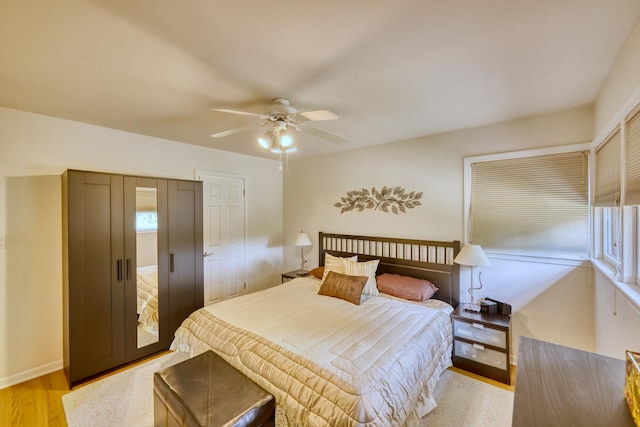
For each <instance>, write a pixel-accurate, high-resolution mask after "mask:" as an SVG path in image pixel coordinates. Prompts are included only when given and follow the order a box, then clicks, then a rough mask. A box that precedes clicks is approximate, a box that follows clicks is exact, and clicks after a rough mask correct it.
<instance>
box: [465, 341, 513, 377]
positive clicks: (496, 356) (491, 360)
mask: <svg viewBox="0 0 640 427" xmlns="http://www.w3.org/2000/svg"><path fill="white" fill-rule="evenodd" d="M454 346H455V348H454V351H455V355H456V356H457V357H462V358H464V359H469V360H471V361H474V362H477V363H482V364H483V365H488V366H491V367H493V368H496V369H501V370H507V369H508V368H507V366H508V365H507V354H506V353H502V352H500V351H496V350H492V349H490V348H486V347H484V346H483V345H482V344H470V343H467V342H464V341H459V340H455V341H454Z"/></svg>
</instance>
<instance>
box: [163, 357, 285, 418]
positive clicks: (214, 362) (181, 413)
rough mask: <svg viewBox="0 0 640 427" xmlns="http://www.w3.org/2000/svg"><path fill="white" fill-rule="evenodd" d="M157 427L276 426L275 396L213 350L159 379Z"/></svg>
mask: <svg viewBox="0 0 640 427" xmlns="http://www.w3.org/2000/svg"><path fill="white" fill-rule="evenodd" d="M153 412H154V425H155V426H209V427H213V426H216V427H217V426H225V427H226V426H238V427H240V426H242V427H245V426H246V427H248V426H252V427H253V426H256V427H258V426H273V424H274V416H275V402H274V399H273V396H272V395H271V394H269V393H267V392H266V391H264V390H263V389H262V388H260V387H258V385H256V384H255V383H254V382H253V381H251V380H250V379H248V378H247V377H246V376H244V375H243V374H242V373H241V372H239V371H238V370H236V369H235V368H234V367H233V366H231V365H229V364H228V363H227V362H225V361H224V360H223V359H222V358H220V357H219V356H218V355H216V354H215V353H214V352H213V351H207V352H205V353H202V354H200V355H198V356H196V357H193V358H191V359H188V360H185V361H184V362H181V363H178V364H176V365H174V366H170V367H168V368H166V369H163V370H162V371H159V372H156V373H155V374H154V376H153Z"/></svg>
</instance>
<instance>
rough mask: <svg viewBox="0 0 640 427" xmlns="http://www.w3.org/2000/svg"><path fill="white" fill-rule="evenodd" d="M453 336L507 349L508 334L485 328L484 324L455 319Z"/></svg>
mask: <svg viewBox="0 0 640 427" xmlns="http://www.w3.org/2000/svg"><path fill="white" fill-rule="evenodd" d="M453 335H455V336H456V337H460V338H466V339H468V340H471V341H477V342H480V343H484V344H489V345H492V346H494V347H500V348H505V349H506V348H507V333H506V332H505V331H500V330H497V329H492V328H488V327H485V326H484V325H483V324H482V323H475V322H472V323H468V322H463V321H460V320H456V319H454V320H453Z"/></svg>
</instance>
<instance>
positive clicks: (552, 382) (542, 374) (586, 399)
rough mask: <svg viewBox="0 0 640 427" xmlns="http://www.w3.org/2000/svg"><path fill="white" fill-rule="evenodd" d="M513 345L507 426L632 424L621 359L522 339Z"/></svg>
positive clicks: (619, 426) (618, 425)
mask: <svg viewBox="0 0 640 427" xmlns="http://www.w3.org/2000/svg"><path fill="white" fill-rule="evenodd" d="M519 344H520V345H519V350H518V369H517V371H516V389H515V397H514V403H513V424H512V426H514V427H525V426H526V427H532V426H545V427H553V426H590V427H599V426H602V427H605V426H607V427H608V426H616V427H624V426H630V427H632V426H635V424H634V422H633V419H632V418H631V412H630V411H629V408H628V407H627V403H626V401H625V400H624V380H625V379H624V378H625V377H624V376H625V362H624V361H623V360H620V359H614V358H611V357H607V356H602V355H599V354H595V353H589V352H586V351H581V350H576V349H573V348H569V347H563V346H560V345H556V344H551V343H548V342H544V341H538V340H535V339H532V338H527V337H520V341H519Z"/></svg>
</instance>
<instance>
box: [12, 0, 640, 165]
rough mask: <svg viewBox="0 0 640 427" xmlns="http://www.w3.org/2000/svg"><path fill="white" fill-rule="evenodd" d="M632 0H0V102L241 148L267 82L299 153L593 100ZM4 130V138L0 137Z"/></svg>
mask: <svg viewBox="0 0 640 427" xmlns="http://www.w3.org/2000/svg"><path fill="white" fill-rule="evenodd" d="M639 16H640V2H639V1H638V0H606V1H604V0H534V1H524V0H449V1H444V0H439V1H438V0H415V1H389V0H350V1H345V0H339V1H338V0H324V1H308V0H296V1H291V0H288V1H283V0H271V1H249V0H217V1H211V0H180V1H170V0H135V1H131V0H102V1H80V0H75V1H72V0H58V1H20V0H0V106H4V107H9V108H15V109H19V110H25V111H31V112H35V113H39V114H45V115H49V116H54V117H60V118H66V119H70V120H75V121H80V122H86V123H92V124H96V125H100V126H105V127H110V128H115V129H121V130H126V131H130V132H135V133H139V134H144V135H151V136H155V137H160V138H166V139H171V140H176V141H182V142H187V143H192V144H197V145H202V146H206V147H211V148H217V149H222V150H229V151H236V152H240V153H246V154H250V155H257V156H264V157H269V158H277V155H274V154H271V153H268V152H265V151H264V150H262V149H261V148H260V147H258V145H257V143H256V139H255V138H256V137H257V136H258V135H259V134H260V133H261V132H264V129H262V130H260V129H256V131H255V132H253V133H244V134H239V135H234V136H230V137H227V138H224V139H212V138H210V137H209V135H210V134H211V133H214V132H219V131H223V130H226V129H230V128H235V127H240V126H247V125H251V124H254V123H259V122H260V120H259V119H257V118H253V117H249V116H236V115H232V114H225V113H218V112H213V111H211V110H210V108H232V109H241V110H247V111H253V112H256V113H262V112H263V107H264V106H265V105H266V104H268V103H269V102H270V100H271V98H274V97H286V98H289V100H290V101H291V103H292V104H293V105H294V106H296V107H297V108H298V109H300V110H305V109H315V108H327V109H329V110H331V111H333V112H334V113H336V114H337V115H338V116H339V117H340V119H339V120H337V121H331V122H317V123H314V126H316V127H318V128H322V129H324V130H327V131H330V132H334V133H337V134H340V135H343V136H345V137H348V138H349V139H350V141H349V143H348V144H347V145H346V146H337V145H334V144H332V143H330V142H326V141H323V140H320V139H317V138H316V137H314V136H311V135H308V134H297V135H296V138H297V141H298V146H299V148H300V149H299V152H298V153H295V154H293V155H294V156H309V155H316V154H322V153H329V152H332V151H335V150H343V149H354V148H359V147H363V146H366V145H373V144H383V143H387V142H392V141H398V140H403V139H410V138H415V137H419V136H424V135H429V134H434V133H440V132H445V131H450V130H455V129H461V128H467V127H473V126H478V125H483V124H489V123H495V122H500V121H504V120H509V119H513V118H519V117H525V116H529V115H536V114H541V113H546V112H551V111H558V110H565V109H570V108H574V107H580V106H585V105H589V104H592V103H593V101H594V100H595V97H596V95H597V93H598V90H599V89H600V86H601V85H602V83H603V81H604V78H605V77H606V75H607V73H608V71H609V70H610V68H611V67H612V65H613V64H614V62H615V59H616V56H617V55H618V53H619V52H620V49H621V48H622V46H623V44H624V41H625V40H626V38H627V37H628V36H629V33H630V31H631V29H632V28H633V26H634V24H635V23H636V21H637V20H638V17H639ZM2 143H6V141H3V142H2Z"/></svg>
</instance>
